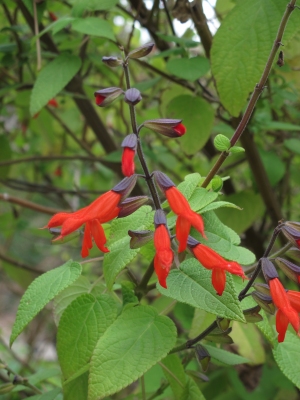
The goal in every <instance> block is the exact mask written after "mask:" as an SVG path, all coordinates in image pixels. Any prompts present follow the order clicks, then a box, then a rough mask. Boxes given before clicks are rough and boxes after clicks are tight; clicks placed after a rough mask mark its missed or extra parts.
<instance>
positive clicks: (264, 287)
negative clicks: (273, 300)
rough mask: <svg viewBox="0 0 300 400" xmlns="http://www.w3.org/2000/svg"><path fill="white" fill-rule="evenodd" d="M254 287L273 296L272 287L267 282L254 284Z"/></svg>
mask: <svg viewBox="0 0 300 400" xmlns="http://www.w3.org/2000/svg"><path fill="white" fill-rule="evenodd" d="M253 287H254V289H255V290H257V291H258V292H259V293H263V294H266V295H267V296H269V297H270V296H271V294H270V287H269V285H267V284H266V283H255V284H254V285H253Z"/></svg>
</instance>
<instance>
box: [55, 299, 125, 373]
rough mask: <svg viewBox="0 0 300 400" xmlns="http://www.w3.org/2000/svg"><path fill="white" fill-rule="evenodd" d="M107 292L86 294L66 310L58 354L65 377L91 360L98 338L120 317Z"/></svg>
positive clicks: (58, 333) (59, 337) (59, 327)
mask: <svg viewBox="0 0 300 400" xmlns="http://www.w3.org/2000/svg"><path fill="white" fill-rule="evenodd" d="M117 312H118V310H117V306H116V304H115V302H114V300H113V299H112V298H111V297H110V296H108V295H105V294H104V295H102V296H99V297H97V298H95V297H94V296H93V295H91V294H83V295H81V296H79V297H77V299H75V300H74V301H73V302H72V303H71V304H70V305H69V306H68V307H67V308H66V310H65V311H64V313H63V315H62V317H61V319H60V322H59V326H58V332H57V354H58V359H59V363H60V366H61V370H62V373H63V376H64V378H65V379H68V378H70V377H71V376H72V375H73V374H75V372H76V371H78V370H79V369H80V368H81V367H82V366H83V365H85V364H87V363H88V362H89V361H90V358H91V356H92V353H93V350H94V348H95V346H96V343H97V341H98V339H99V338H100V337H101V336H102V335H103V333H104V332H105V331H106V329H107V328H108V327H109V326H110V325H111V324H112V323H113V322H114V320H115V319H116V317H117Z"/></svg>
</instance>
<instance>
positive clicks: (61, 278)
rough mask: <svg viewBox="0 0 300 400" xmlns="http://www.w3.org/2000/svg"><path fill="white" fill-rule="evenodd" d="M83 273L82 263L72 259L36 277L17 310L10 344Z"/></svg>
mask: <svg viewBox="0 0 300 400" xmlns="http://www.w3.org/2000/svg"><path fill="white" fill-rule="evenodd" d="M80 274H81V265H80V264H79V263H77V262H74V261H72V260H70V261H68V262H66V263H65V264H64V265H62V266H61V267H58V268H55V269H53V270H51V271H48V272H46V273H45V274H43V275H41V276H39V277H38V278H37V279H35V280H34V281H33V282H32V283H31V284H30V285H29V287H28V289H27V290H26V292H25V293H24V295H23V297H22V299H21V301H20V304H19V307H18V311H17V316H16V320H15V323H14V326H13V329H12V333H11V337H10V345H12V344H13V342H14V341H15V339H16V338H17V336H18V335H19V334H20V333H21V332H22V331H23V329H24V328H25V326H26V325H27V324H28V323H29V322H30V321H31V320H32V319H33V318H34V317H35V316H36V315H37V314H38V313H39V311H41V310H42V309H43V308H44V307H45V305H46V304H47V303H49V301H50V300H52V299H53V298H54V297H55V296H56V295H58V293H59V292H61V291H62V290H63V289H65V288H66V287H68V286H69V285H71V284H72V283H73V282H74V281H76V279H78V277H79V275H80Z"/></svg>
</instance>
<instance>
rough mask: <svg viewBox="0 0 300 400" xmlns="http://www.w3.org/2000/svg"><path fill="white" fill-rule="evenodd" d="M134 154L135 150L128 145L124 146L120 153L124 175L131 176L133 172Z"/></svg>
mask: <svg viewBox="0 0 300 400" xmlns="http://www.w3.org/2000/svg"><path fill="white" fill-rule="evenodd" d="M134 156H135V150H133V149H131V148H130V147H124V150H123V154H122V172H123V174H124V176H131V175H133V174H134V169H135V165H134Z"/></svg>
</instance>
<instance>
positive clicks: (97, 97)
mask: <svg viewBox="0 0 300 400" xmlns="http://www.w3.org/2000/svg"><path fill="white" fill-rule="evenodd" d="M95 100H96V104H97V106H100V104H101V103H102V102H103V101H104V100H105V97H104V96H101V94H96V96H95Z"/></svg>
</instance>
